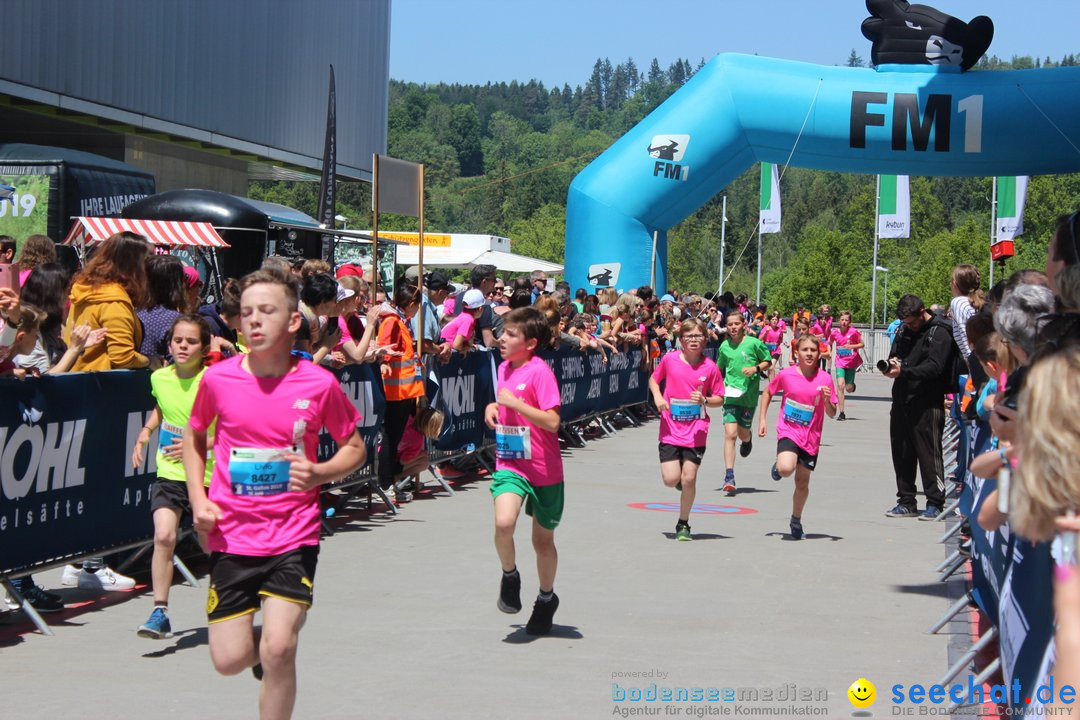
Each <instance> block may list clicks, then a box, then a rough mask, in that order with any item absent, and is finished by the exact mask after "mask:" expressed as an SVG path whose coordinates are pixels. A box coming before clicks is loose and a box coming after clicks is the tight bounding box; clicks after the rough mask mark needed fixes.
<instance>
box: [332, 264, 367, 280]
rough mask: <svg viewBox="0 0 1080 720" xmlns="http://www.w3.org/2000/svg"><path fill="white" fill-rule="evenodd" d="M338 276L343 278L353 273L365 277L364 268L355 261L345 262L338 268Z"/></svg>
mask: <svg viewBox="0 0 1080 720" xmlns="http://www.w3.org/2000/svg"><path fill="white" fill-rule="evenodd" d="M336 275H337V277H339V278H343V277H345V276H346V275H353V276H355V277H358V278H363V277H364V268H362V267H360V266H359V265H356V264H354V263H345V264H344V265H342V266H341V267H339V268H338V269H337V273H336Z"/></svg>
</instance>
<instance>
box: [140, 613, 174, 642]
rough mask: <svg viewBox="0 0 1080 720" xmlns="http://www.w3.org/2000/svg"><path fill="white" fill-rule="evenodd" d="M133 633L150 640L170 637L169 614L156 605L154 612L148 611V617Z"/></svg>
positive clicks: (170, 624)
mask: <svg viewBox="0 0 1080 720" xmlns="http://www.w3.org/2000/svg"><path fill="white" fill-rule="evenodd" d="M135 634H136V635H138V636H139V637H144V638H150V639H151V640H164V639H165V638H171V637H172V636H173V635H172V623H171V622H169V616H168V615H166V614H165V611H164V610H163V609H162V608H159V607H156V608H154V612H152V613H150V619H149V620H147V621H146V622H144V623H143V624H142V625H140V626H139V629H138V630H136V631H135Z"/></svg>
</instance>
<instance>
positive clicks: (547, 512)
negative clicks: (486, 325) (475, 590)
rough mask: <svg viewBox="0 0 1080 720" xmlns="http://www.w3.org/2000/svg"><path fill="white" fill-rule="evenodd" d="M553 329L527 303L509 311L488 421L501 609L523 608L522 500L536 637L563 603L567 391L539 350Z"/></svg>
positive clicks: (546, 630)
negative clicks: (560, 543)
mask: <svg viewBox="0 0 1080 720" xmlns="http://www.w3.org/2000/svg"><path fill="white" fill-rule="evenodd" d="M550 333H551V328H550V326H549V325H548V321H547V318H545V317H544V315H543V313H541V312H540V311H539V310H537V309H536V308H533V307H522V308H518V309H517V310H513V311H511V312H509V313H507V314H506V315H505V316H504V317H503V334H502V335H501V336H500V337H499V349H500V351H501V352H502V356H503V362H502V364H501V365H499V373H498V384H497V387H498V395H497V396H496V402H493V403H491V404H490V405H488V406H487V409H486V410H485V411H484V420H485V422H486V423H487V426H488V427H490V428H492V429H493V430H495V473H494V474H493V475H492V476H491V495H492V497H493V498H494V499H495V550H496V552H497V553H498V555H499V562H500V563H501V564H502V571H503V574H502V582H501V584H500V587H499V601H498V603H497V605H498V608H499V609H500V610H502V611H503V612H504V613H517V612H520V611H521V575H520V574H519V573H518V570H517V562H516V552H515V548H514V528H515V527H516V526H517V520H518V516H519V515H520V514H521V506H522V505H524V506H525V514H526V515H531V516H532V519H533V522H532V543H533V550H534V551H535V552H536V572H537V575H539V578H540V594H539V595H538V596H537V598H536V603H535V604H534V605H533V611H532V616H531V617H530V618H529V622H528V623H527V624H526V625H525V632H526V633H528V634H529V635H547V634H548V633H549V632H551V627H552V622H551V621H552V618H553V617H554V615H555V611H556V610H558V609H559V596H558V595H556V594H555V571H556V568H557V566H558V553H557V552H556V550H555V528H556V527H557V526H558V525H559V522H560V521H561V520H562V513H563V465H562V455H561V454H560V452H559V434H558V433H559V425H560V424H561V422H562V420H561V416H560V414H559V411H560V409H561V407H562V396H561V395H560V393H559V384H558V382H556V380H555V374H554V373H553V372H552V371H551V368H549V367H548V364H547V363H546V362H544V361H543V360H541V359H540V358H539V357H537V356H536V355H535V353H536V351H537V350H538V349H539V348H544V347H547V346H548V341H549V339H550Z"/></svg>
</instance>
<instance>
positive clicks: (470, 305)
mask: <svg viewBox="0 0 1080 720" xmlns="http://www.w3.org/2000/svg"><path fill="white" fill-rule="evenodd" d="M461 303H462V305H464V306H465V309H466V310H475V309H476V308H478V307H482V306H483V305H484V293H482V292H481V291H479V290H477V289H476V288H473V289H472V290H466V291H465V294H464V295H463V296H462V297H461Z"/></svg>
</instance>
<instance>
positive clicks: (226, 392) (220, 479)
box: [189, 356, 360, 557]
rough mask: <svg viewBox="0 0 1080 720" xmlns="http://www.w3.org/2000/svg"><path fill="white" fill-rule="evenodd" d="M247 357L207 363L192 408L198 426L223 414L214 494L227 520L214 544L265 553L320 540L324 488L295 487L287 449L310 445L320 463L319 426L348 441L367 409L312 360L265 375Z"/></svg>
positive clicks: (212, 482)
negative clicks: (247, 362) (282, 454)
mask: <svg viewBox="0 0 1080 720" xmlns="http://www.w3.org/2000/svg"><path fill="white" fill-rule="evenodd" d="M244 357H245V356H238V357H233V358H229V359H228V360H224V361H222V362H219V363H217V364H215V365H212V366H211V367H209V368H207V369H206V372H205V373H204V374H203V379H202V382H201V383H200V385H199V392H198V395H196V396H195V404H194V406H193V407H192V408H191V417H190V420H189V424H190V425H191V427H192V429H194V430H197V431H200V432H204V431H206V429H207V428H209V427H210V424H211V423H212V422H213V421H214V419H215V418H216V419H217V427H216V428H215V432H214V457H215V458H216V459H217V462H216V463H215V464H214V474H213V477H212V478H211V480H210V493H209V496H210V500H212V501H213V502H215V503H217V505H218V507H220V508H221V511H222V516H223V517H222V518H221V519H220V520H218V521H217V525H216V526H215V528H214V530H213V532H211V533H210V536H209V545H210V549H211V550H217V551H220V552H227V553H233V554H236V555H253V556H260V557H265V556H268V555H280V554H282V553H286V552H289V551H291V550H295V549H296V548H298V547H301V546H304V545H318V544H319V491H318V489H315V490H310V491H308V492H302V493H301V492H290V491H289V490H288V489H287V488H288V479H289V463H288V462H287V461H284V460H281V459H280V451H282V450H286V449H289V448H291V447H293V446H294V445H300V444H302V445H303V454H304V455H306V457H307V458H308V459H309V460H311V461H312V462H314V461H315V460H316V454H317V451H318V448H319V431H320V430H321V429H322V428H323V427H325V428H326V430H327V431H328V432H329V433H330V435H331V436H332V437H333V438H334V439H335V440H341V439H343V438H347V437H349V436H351V435H352V434H353V432H354V431H355V430H356V425H357V423H358V422H359V421H360V414H359V413H358V412H357V411H356V408H354V407H353V405H352V403H351V402H350V401H349V399H348V397H346V395H345V393H344V392H343V391H342V389H341V385H340V384H338V381H337V379H336V378H335V377H334V376H333V375H332V374H331V373H329V372H328V371H326V370H323V369H322V368H320V367H318V366H317V365H314V364H312V363H311V362H309V361H307V360H299V361H297V363H296V365H295V367H294V369H293V370H292V371H291V372H289V373H288V374H287V375H285V376H284V377H280V378H257V377H255V376H254V375H252V374H251V373H250V372H248V371H247V370H245V369H244V368H243V367H241V362H242V360H243V358H244ZM297 454H300V453H297Z"/></svg>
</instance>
